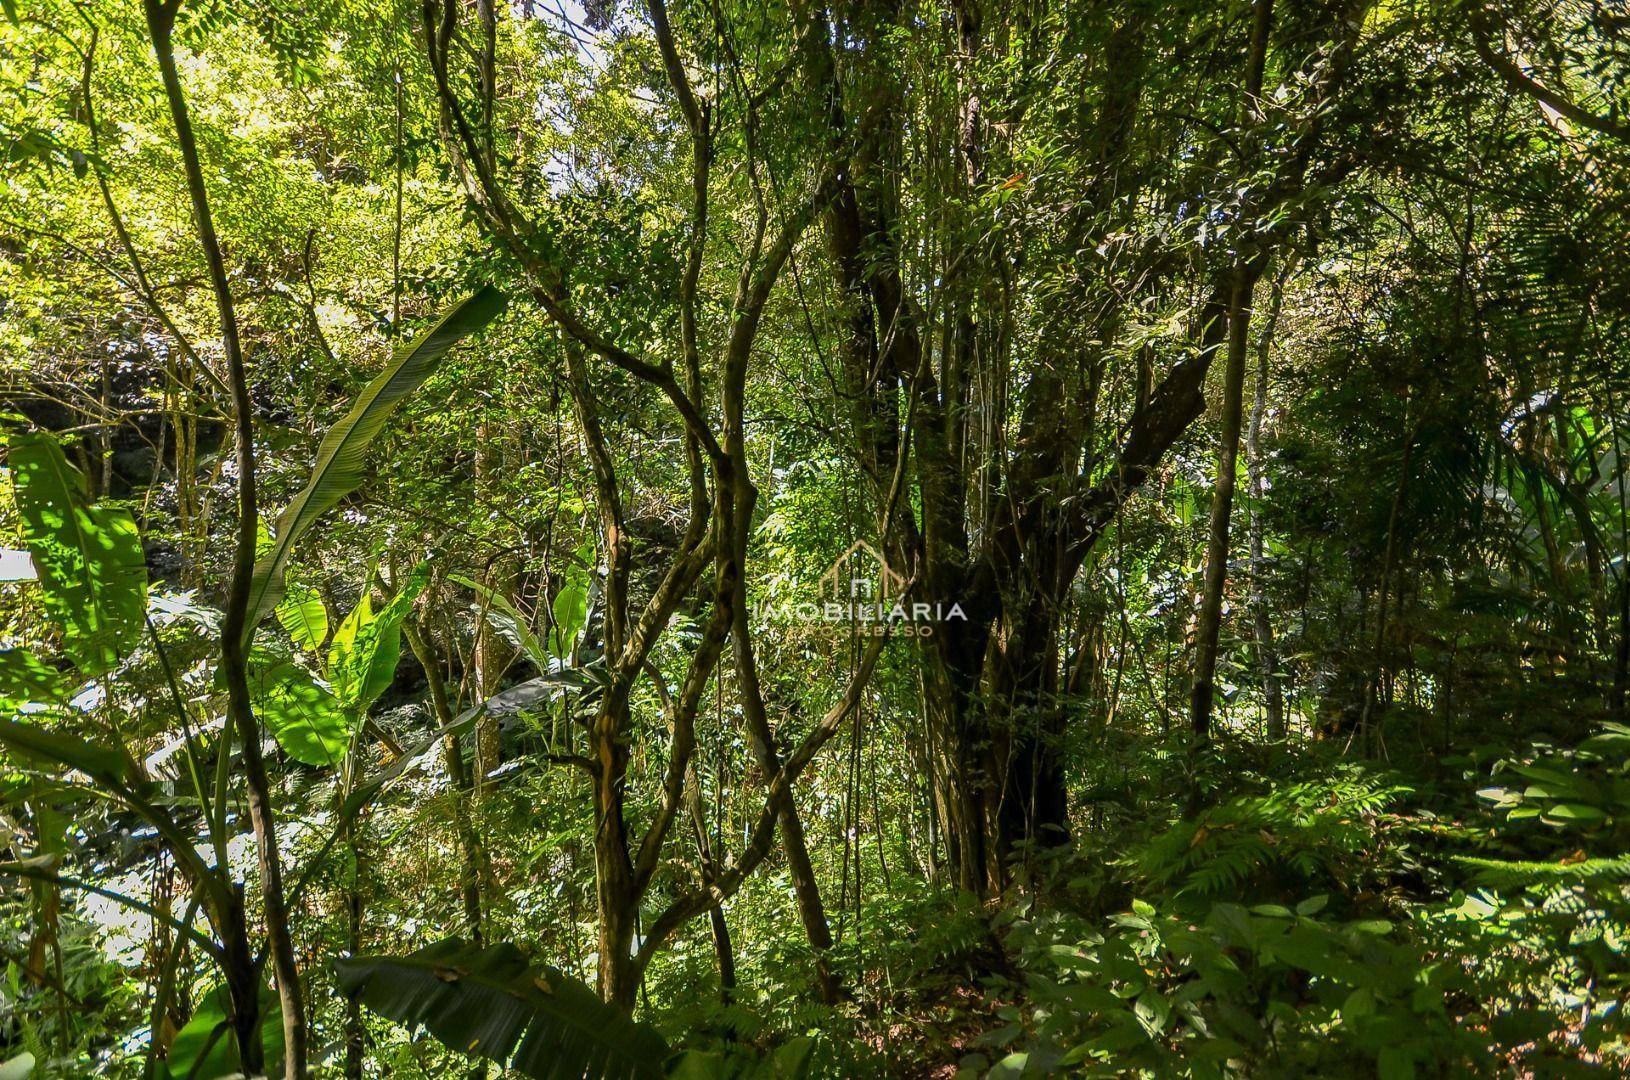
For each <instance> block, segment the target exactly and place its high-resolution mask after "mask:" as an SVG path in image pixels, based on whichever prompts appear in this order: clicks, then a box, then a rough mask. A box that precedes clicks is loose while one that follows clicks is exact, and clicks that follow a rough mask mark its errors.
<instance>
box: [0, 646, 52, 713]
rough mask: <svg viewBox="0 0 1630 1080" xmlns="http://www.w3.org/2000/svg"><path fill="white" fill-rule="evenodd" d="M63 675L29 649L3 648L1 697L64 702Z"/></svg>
mask: <svg viewBox="0 0 1630 1080" xmlns="http://www.w3.org/2000/svg"><path fill="white" fill-rule="evenodd" d="M66 690H67V688H66V687H64V686H63V685H62V674H61V673H60V672H58V671H57V670H56V669H55V668H53V667H52V666H51V665H50V664H47V663H46V662H45V661H43V660H41V659H40V658H39V657H37V656H35V655H34V654H33V653H31V652H29V651H28V650H27V649H0V700H8V699H9V700H11V701H15V702H22V701H31V702H42V703H47V702H49V703H56V702H61V701H62V699H63V697H64V695H65V693H66Z"/></svg>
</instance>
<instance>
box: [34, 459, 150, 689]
mask: <svg viewBox="0 0 1630 1080" xmlns="http://www.w3.org/2000/svg"><path fill="white" fill-rule="evenodd" d="M7 461H8V464H9V465H10V466H11V482H12V486H13V487H14V489H15V490H16V493H17V510H18V513H19V515H20V516H21V518H22V526H23V537H24V539H25V540H26V541H27V543H28V550H29V553H30V554H31V555H32V556H33V559H34V567H35V570H36V571H37V572H38V573H39V580H40V596H41V601H42V603H43V605H44V607H45V610H46V613H47V614H49V615H50V616H51V618H52V620H53V621H55V622H56V623H57V625H59V626H61V627H62V647H63V651H64V652H66V653H67V654H68V656H69V658H70V659H72V660H73V661H74V663H75V664H77V665H78V666H79V669H80V671H81V672H82V673H83V674H84V675H85V677H86V678H95V677H96V676H98V675H100V674H102V673H103V672H105V671H108V670H110V669H111V668H113V667H114V666H115V665H116V664H118V663H119V661H120V660H121V659H122V658H124V657H126V656H129V655H130V651H131V649H132V648H133V647H134V646H135V644H136V640H137V639H138V638H139V637H140V636H141V632H142V616H143V614H144V613H145V612H146V610H147V564H146V561H145V560H144V558H143V556H142V549H141V536H140V534H139V533H137V531H136V522H135V519H134V518H132V517H131V516H130V511H128V510H125V509H122V508H119V507H111V506H99V505H92V504H91V502H90V501H89V499H88V498H87V497H86V489H85V478H84V476H82V475H81V474H80V472H79V470H78V469H75V468H74V467H73V466H72V465H70V464H68V459H67V457H66V456H65V455H64V454H63V452H62V447H61V445H59V444H58V443H57V441H56V439H54V438H53V437H51V436H50V435H45V434H33V435H19V436H17V437H15V438H14V439H12V441H11V448H10V452H9V454H8V455H7Z"/></svg>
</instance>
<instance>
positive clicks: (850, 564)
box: [820, 540, 906, 601]
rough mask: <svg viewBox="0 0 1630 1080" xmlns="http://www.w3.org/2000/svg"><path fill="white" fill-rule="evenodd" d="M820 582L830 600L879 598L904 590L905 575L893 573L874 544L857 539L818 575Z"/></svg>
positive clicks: (879, 599) (868, 599)
mask: <svg viewBox="0 0 1630 1080" xmlns="http://www.w3.org/2000/svg"><path fill="white" fill-rule="evenodd" d="M820 584H821V591H822V592H823V593H825V594H826V595H827V596H829V597H831V598H832V599H833V600H844V601H854V600H864V601H881V600H886V599H891V598H894V597H898V596H899V595H900V594H901V593H903V592H905V588H906V578H905V575H904V574H897V573H895V572H894V571H893V570H892V569H891V568H890V567H889V564H888V561H887V560H885V559H884V558H883V556H882V555H880V554H878V552H877V549H876V548H874V547H872V546H871V545H870V544H868V543H867V542H866V541H864V540H856V541H855V542H854V543H853V544H850V545H849V547H848V549H847V550H846V551H844V553H843V554H842V555H839V556H838V557H837V559H836V560H835V561H834V562H833V563H832V569H830V570H828V571H827V572H826V573H824V574H822V575H821V583H820Z"/></svg>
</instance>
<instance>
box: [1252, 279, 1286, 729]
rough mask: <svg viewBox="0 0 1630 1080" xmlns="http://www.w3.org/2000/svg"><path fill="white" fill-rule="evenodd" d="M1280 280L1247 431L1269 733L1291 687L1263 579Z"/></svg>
mask: <svg viewBox="0 0 1630 1080" xmlns="http://www.w3.org/2000/svg"><path fill="white" fill-rule="evenodd" d="M1286 276H1287V275H1281V276H1280V277H1279V279H1278V280H1277V281H1276V282H1275V284H1274V290H1273V302H1272V307H1271V308H1270V309H1269V311H1268V321H1267V325H1265V326H1264V327H1263V328H1262V341H1261V344H1260V345H1259V346H1258V348H1257V367H1256V387H1255V394H1254V398H1253V400H1252V403H1251V423H1250V426H1249V427H1248V428H1247V429H1246V433H1245V470H1246V479H1247V482H1248V483H1249V484H1250V490H1251V501H1252V503H1253V504H1254V505H1253V506H1252V508H1251V532H1250V546H1251V601H1250V604H1251V622H1252V627H1253V630H1254V632H1255V636H1256V651H1257V663H1258V666H1259V667H1260V668H1261V673H1262V703H1263V710H1264V711H1265V713H1266V714H1267V728H1268V732H1267V734H1268V738H1269V739H1270V740H1272V741H1274V742H1278V741H1279V740H1281V739H1283V738H1284V737H1285V688H1284V686H1283V685H1281V683H1280V681H1279V647H1278V645H1277V644H1276V643H1275V641H1274V633H1273V614H1272V610H1271V608H1270V606H1269V604H1268V596H1267V591H1266V588H1265V586H1264V581H1263V526H1262V503H1263V497H1264V495H1265V494H1266V493H1267V486H1266V475H1265V474H1266V468H1265V462H1264V460H1263V456H1262V423H1263V420H1264V418H1265V417H1266V416H1267V412H1268V375H1269V371H1270V368H1271V361H1272V353H1273V337H1274V331H1275V329H1276V328H1277V327H1278V325H1279V312H1280V309H1281V307H1282V305H1283V304H1284V299H1285V277H1286Z"/></svg>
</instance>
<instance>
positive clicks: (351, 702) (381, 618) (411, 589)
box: [328, 563, 430, 715]
mask: <svg viewBox="0 0 1630 1080" xmlns="http://www.w3.org/2000/svg"><path fill="white" fill-rule="evenodd" d="M429 580H430V570H429V567H428V566H427V565H426V564H424V563H420V564H419V565H418V566H416V567H414V568H413V570H412V572H411V573H410V574H409V575H408V577H407V580H406V581H404V582H403V584H402V587H401V588H399V589H398V590H397V591H396V595H394V596H392V597H391V599H390V601H389V602H388V603H387V604H386V605H385V606H384V607H383V608H381V609H380V611H379V613H378V614H377V615H376V614H374V611H373V603H372V601H371V600H370V599H369V597H368V593H367V591H366V590H364V591H363V594H362V597H361V598H360V599H359V600H358V601H357V606H356V607H355V608H353V609H352V611H351V614H349V615H347V616H346V617H345V621H344V622H342V623H340V628H339V629H338V630H337V631H335V633H334V642H333V644H332V645H331V646H330V647H329V650H328V678H329V681H330V682H332V683H333V685H334V696H335V697H337V698H339V700H340V704H341V705H342V706H344V707H345V708H346V709H348V710H350V711H352V712H354V713H356V714H358V715H361V714H362V713H365V712H367V710H368V707H369V706H370V705H372V704H373V703H374V702H375V701H376V700H378V698H379V695H380V694H383V693H384V692H385V691H386V690H388V689H390V685H391V682H392V681H394V680H395V678H396V664H397V661H398V660H400V659H401V656H402V620H403V619H404V618H406V617H407V614H408V612H409V611H410V610H411V609H412V607H413V602H414V601H415V600H417V599H418V598H419V595H420V594H421V593H423V592H424V590H425V586H426V584H428V582H429Z"/></svg>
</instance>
